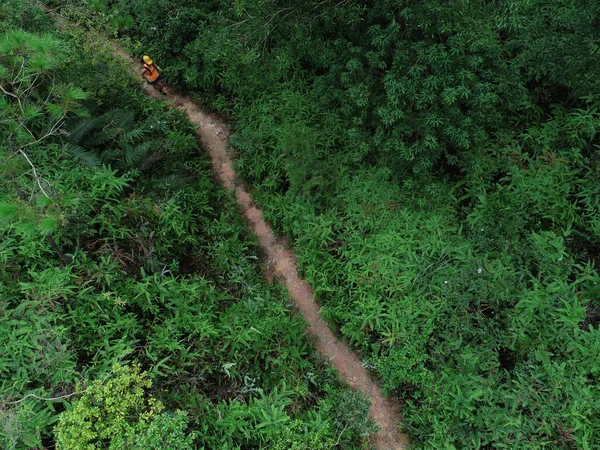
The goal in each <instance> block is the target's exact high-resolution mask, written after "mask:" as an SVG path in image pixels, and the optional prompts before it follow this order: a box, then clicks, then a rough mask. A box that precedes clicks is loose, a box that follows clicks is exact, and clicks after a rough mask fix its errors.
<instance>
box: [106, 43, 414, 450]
mask: <svg viewBox="0 0 600 450" xmlns="http://www.w3.org/2000/svg"><path fill="white" fill-rule="evenodd" d="M115 53H116V54H118V55H120V56H121V57H123V58H125V59H128V60H129V61H130V62H131V63H132V74H135V75H136V76H138V77H139V72H140V70H141V68H139V67H138V66H139V65H138V64H137V63H136V62H135V61H134V60H132V59H131V58H130V57H129V55H127V54H126V53H124V52H123V51H122V50H120V49H119V48H117V47H115ZM143 86H144V90H145V91H146V92H147V93H148V94H149V95H151V96H152V97H155V98H161V97H162V98H166V99H167V100H168V101H169V102H170V103H171V104H172V105H173V106H174V107H175V108H177V109H180V110H182V111H184V112H185V113H186V114H187V116H188V117H189V119H190V121H191V122H192V123H194V124H195V125H196V126H197V129H196V132H197V134H198V137H199V139H200V142H201V144H202V146H203V147H204V148H205V149H206V150H208V152H209V155H210V159H211V161H212V166H213V170H214V171H215V173H216V174H217V176H218V177H219V179H220V180H221V181H222V182H223V184H224V185H225V187H226V188H227V189H228V190H230V191H233V190H235V196H236V199H237V203H238V205H239V208H240V210H241V212H242V213H243V214H244V216H245V217H246V219H247V221H248V224H249V226H250V229H251V230H252V231H253V232H254V233H255V234H256V236H257V237H258V239H259V242H260V246H261V248H262V249H263V250H264V252H265V254H266V257H267V262H266V264H267V268H266V273H267V276H270V277H273V276H275V277H277V278H278V279H279V280H281V281H282V282H283V283H284V284H285V286H286V287H287V290H288V292H289V295H290V297H291V298H292V300H293V301H294V304H295V305H296V306H297V308H298V310H299V311H300V313H301V314H302V316H303V317H304V319H305V320H306V321H307V322H308V333H309V334H310V336H311V338H312V340H313V342H314V344H315V346H316V348H317V350H318V351H319V353H321V354H322V355H323V356H324V357H325V358H327V359H328V360H329V361H330V362H331V364H332V365H333V366H334V367H335V368H336V369H337V371H338V372H339V374H340V376H341V378H342V379H343V380H344V381H345V382H346V383H347V384H348V385H349V386H350V387H351V388H352V389H354V390H356V391H361V392H362V393H363V394H364V395H365V396H367V397H369V398H370V400H371V416H372V417H373V418H374V419H375V422H376V423H377V425H378V426H379V427H380V431H379V433H377V434H376V435H375V436H374V438H373V441H372V443H373V444H374V445H375V446H376V447H377V448H378V449H380V450H392V449H393V450H397V449H404V448H407V442H408V440H407V436H406V435H405V434H403V433H400V432H399V431H398V425H397V424H398V423H399V422H400V420H401V416H400V414H399V412H398V407H397V405H395V404H394V403H393V402H392V401H390V400H388V399H386V398H384V397H383V395H382V393H381V390H380V389H379V386H378V385H377V383H375V382H374V381H373V380H372V379H371V377H370V375H369V373H368V372H367V370H366V369H365V368H364V367H363V366H362V364H361V362H360V359H359V358H358V357H357V356H356V354H354V353H353V352H352V351H351V350H350V348H349V347H348V345H347V344H346V343H345V342H343V341H340V340H338V339H337V338H336V336H335V335H334V334H333V332H332V331H331V330H330V329H329V326H328V325H327V323H326V322H325V321H324V320H323V318H322V317H321V313H320V308H319V305H317V303H315V301H314V295H313V290H312V288H311V286H310V285H309V284H308V283H307V282H306V281H305V280H303V279H302V278H300V277H299V276H298V269H297V264H296V257H295V255H294V253H293V251H292V250H290V249H288V248H286V245H285V241H284V240H283V239H281V238H277V237H276V236H275V235H274V233H273V230H272V228H271V226H270V225H269V224H268V223H267V222H265V220H264V218H263V213H262V211H261V209H260V208H258V207H257V206H256V205H255V204H254V201H253V200H252V198H251V196H250V194H249V193H248V192H247V191H246V189H245V188H244V185H243V184H242V183H240V182H239V181H236V183H235V184H234V180H235V171H234V170H233V166H232V162H231V158H230V156H229V154H228V152H227V148H228V147H229V129H228V127H227V125H226V124H224V123H223V122H221V121H220V120H219V119H218V118H217V117H215V116H214V115H211V114H207V113H205V112H204V111H202V110H201V109H200V107H199V106H198V105H197V104H196V103H195V102H194V101H192V100H191V99H190V98H189V97H187V96H184V95H177V94H174V93H168V94H167V95H166V96H163V95H161V94H160V93H159V92H158V91H156V90H155V89H154V88H152V87H151V86H150V85H148V84H144V85H143Z"/></svg>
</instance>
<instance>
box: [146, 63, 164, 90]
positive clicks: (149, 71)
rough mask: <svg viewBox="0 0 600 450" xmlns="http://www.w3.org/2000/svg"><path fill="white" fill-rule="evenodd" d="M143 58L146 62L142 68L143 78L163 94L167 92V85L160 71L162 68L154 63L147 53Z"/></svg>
mask: <svg viewBox="0 0 600 450" xmlns="http://www.w3.org/2000/svg"><path fill="white" fill-rule="evenodd" d="M142 60H143V64H144V68H143V69H142V78H143V79H144V80H146V81H147V82H148V83H150V84H151V85H152V87H153V88H154V89H156V90H157V91H160V93H161V94H166V92H165V91H164V89H165V85H164V83H163V80H162V76H161V75H160V73H159V72H158V71H159V70H162V69H161V68H160V67H158V66H157V65H156V64H154V62H153V61H152V60H151V59H150V57H149V56H147V55H146V56H144V57H143V58H142Z"/></svg>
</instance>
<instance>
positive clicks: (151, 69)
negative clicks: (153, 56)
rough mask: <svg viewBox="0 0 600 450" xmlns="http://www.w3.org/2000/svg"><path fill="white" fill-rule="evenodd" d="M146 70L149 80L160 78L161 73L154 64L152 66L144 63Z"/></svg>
mask: <svg viewBox="0 0 600 450" xmlns="http://www.w3.org/2000/svg"><path fill="white" fill-rule="evenodd" d="M144 70H145V71H146V79H147V80H148V81H150V82H152V81H155V80H156V79H157V78H158V75H159V73H158V70H156V66H155V65H154V64H152V65H150V66H149V65H148V64H144Z"/></svg>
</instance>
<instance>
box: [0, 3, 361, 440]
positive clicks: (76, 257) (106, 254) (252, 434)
mask: <svg viewBox="0 0 600 450" xmlns="http://www.w3.org/2000/svg"><path fill="white" fill-rule="evenodd" d="M6 5H8V7H11V8H12V7H13V5H14V2H8V3H3V4H2V5H0V11H2V17H8V16H11V17H12V15H11V14H13V12H6V11H5V10H4V8H5V6H6ZM96 5H97V6H98V7H99V8H100V10H102V9H103V8H102V4H101V3H97V4H96ZM104 11H106V9H104ZM96 36H97V35H96V34H94V32H93V30H86V31H85V32H82V31H81V30H78V29H72V28H70V27H69V26H68V25H66V24H64V26H63V28H62V30H61V31H56V30H55V34H54V35H44V36H40V35H38V34H33V33H30V32H29V31H24V30H17V31H15V30H9V31H7V33H6V34H5V35H4V38H3V40H2V46H1V47H2V49H3V53H2V54H1V56H0V63H2V64H3V66H2V67H4V68H5V70H4V71H2V73H1V74H0V75H1V76H2V77H3V78H2V84H1V85H2V87H3V88H4V89H6V92H9V93H10V94H12V95H8V94H7V95H5V96H3V97H2V103H1V104H0V108H1V110H2V111H1V113H2V114H3V115H2V118H1V119H0V120H2V121H3V124H8V125H9V126H7V127H2V128H0V138H1V139H0V151H1V152H2V156H6V158H4V159H3V162H5V164H3V165H2V168H1V169H0V170H1V171H2V175H3V176H2V177H0V178H1V181H0V223H1V226H0V297H1V298H2V301H1V302H0V337H2V339H3V342H4V341H6V342H8V344H7V347H6V350H7V351H6V352H3V353H2V355H0V425H1V427H0V447H2V448H7V449H11V450H12V449H19V450H20V449H26V448H42V447H46V446H52V445H54V444H56V446H57V448H65V449H66V448H105V447H109V448H140V449H152V448H156V449H158V448H165V445H166V446H167V447H168V448H181V449H184V448H201V447H202V446H205V448H239V447H244V448H250V447H252V448H261V447H263V448H265V447H275V448H277V447H279V448H307V446H309V445H310V447H311V448H330V447H331V446H332V445H333V444H334V443H336V442H337V443H338V445H339V446H340V447H342V448H357V447H358V446H360V445H361V442H362V440H363V437H362V436H361V434H363V432H364V431H365V429H366V428H365V424H366V419H365V417H366V416H365V414H366V409H365V406H364V405H366V402H364V401H362V403H360V402H359V403H360V404H361V405H362V408H360V409H359V410H358V412H357V417H356V418H355V419H353V422H352V423H351V424H350V425H348V427H347V429H346V431H345V432H344V433H342V434H340V433H339V431H338V428H339V427H338V419H337V418H338V417H339V416H340V414H341V411H340V410H339V409H338V405H337V402H336V400H335V399H336V398H337V395H339V394H340V392H343V391H345V390H347V388H345V387H343V386H341V384H340V383H339V381H338V380H337V378H336V376H335V374H334V373H333V372H332V371H330V370H327V368H326V366H325V365H324V363H323V362H321V361H319V360H316V359H315V358H313V356H312V353H313V350H312V348H311V346H310V342H309V340H308V338H307V337H306V335H305V330H304V324H303V322H302V321H301V320H300V319H299V318H297V317H295V316H294V315H292V314H290V311H289V300H287V299H286V297H285V294H284V292H283V289H282V288H281V287H280V286H277V285H271V284H267V283H265V281H264V279H263V277H262V275H261V271H260V268H259V267H258V266H257V259H258V258H257V251H258V246H257V244H256V242H254V240H252V239H251V238H250V237H249V236H248V235H247V231H246V226H245V224H244V223H243V221H242V219H241V218H240V217H239V216H238V214H237V210H236V208H235V202H234V201H233V199H232V198H231V197H230V196H229V195H228V194H226V193H225V192H224V190H223V189H222V188H220V187H219V186H217V185H216V184H215V183H214V181H213V178H212V176H211V174H210V163H209V162H208V161H207V159H206V158H204V157H203V156H202V155H201V154H200V152H199V151H198V147H197V140H196V137H195V136H194V135H193V134H192V131H193V127H192V125H191V124H190V123H189V122H187V120H186V119H185V116H184V115H183V114H182V113H180V112H177V111H173V110H167V109H166V108H165V107H164V105H163V104H161V103H154V102H149V101H148V100H147V98H146V97H144V96H143V94H142V93H140V92H139V90H138V89H137V86H136V83H135V82H133V81H132V80H131V78H130V77H129V75H128V73H127V69H126V65H124V64H123V63H120V62H117V59H116V58H115V57H114V56H112V55H111V54H110V49H107V48H103V47H102V43H101V42H100V43H99V42H98V40H97V39H95V37H96ZM20 67H23V69H20ZM26 71H27V72H26ZM99 74H100V76H99ZM6 80H9V83H6V82H5V81H6ZM85 93H87V94H85ZM25 126H26V127H27V130H29V131H30V133H28V132H27V131H25ZM11 145H12V148H9V146H11ZM19 149H20V150H23V152H22V153H18V151H19ZM34 168H35V171H34ZM130 361H138V362H139V368H138V366H130V365H128V362H130ZM117 362H118V363H119V365H117V366H115V365H114V364H115V363H117ZM142 369H143V371H142ZM151 379H152V382H151V381H150V380H151ZM357 402H358V400H357ZM225 417H227V420H225V419H224V418H225ZM57 422H58V423H57ZM245 423H248V424H249V425H248V428H244V427H243V426H242V425H243V424H245ZM353 424H355V425H353ZM230 428H231V429H232V430H237V431H236V432H235V434H233V435H232V434H231V433H229V432H228V430H229V429H230ZM53 430H54V431H53Z"/></svg>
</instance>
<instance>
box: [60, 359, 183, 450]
mask: <svg viewBox="0 0 600 450" xmlns="http://www.w3.org/2000/svg"><path fill="white" fill-rule="evenodd" d="M150 387H152V382H151V381H150V380H149V378H148V375H147V374H146V373H145V372H140V369H139V367H137V366H132V367H127V366H119V365H115V366H113V369H112V372H111V373H110V374H109V375H108V376H107V377H106V378H105V379H102V380H96V381H93V382H92V383H91V384H90V385H89V386H86V387H85V388H84V391H83V393H82V395H81V397H79V398H78V399H77V400H75V401H74V402H73V403H72V406H71V407H70V408H69V409H67V411H65V412H64V413H62V414H61V415H60V419H59V421H58V424H57V426H56V430H55V433H56V448H57V449H63V450H84V449H85V450H93V449H97V448H109V449H115V450H116V449H134V448H135V449H159V448H164V446H165V445H167V446H168V448H173V449H177V450H187V449H191V448H192V447H191V442H192V441H193V439H194V433H191V434H189V435H187V436H186V433H185V429H186V428H187V414H186V413H185V412H183V411H176V412H175V413H174V414H170V413H167V412H163V411H164V405H163V404H162V403H161V402H160V401H158V400H156V399H155V398H153V397H152V396H147V394H146V391H147V390H148V389H149V388H150Z"/></svg>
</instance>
